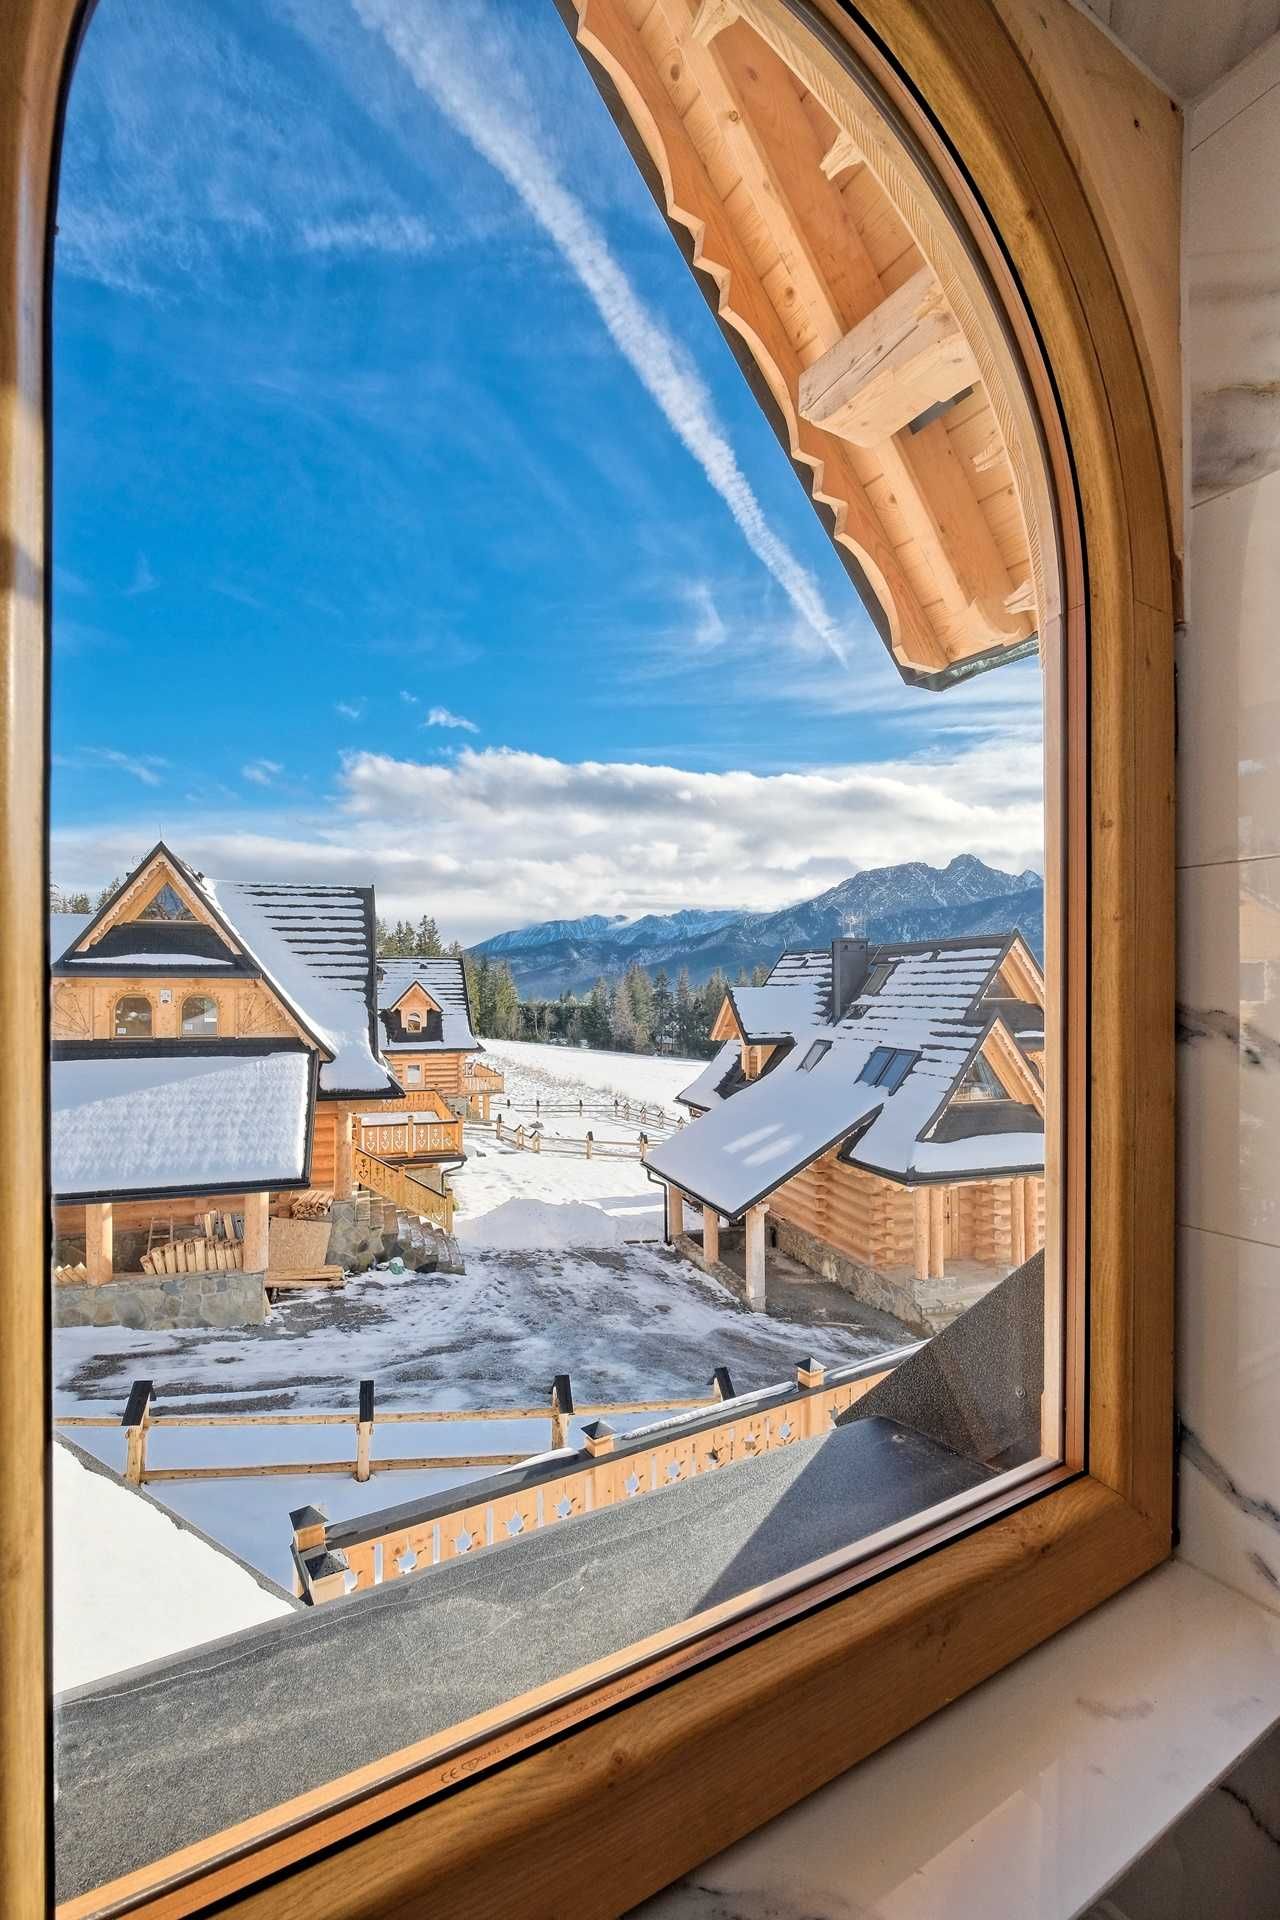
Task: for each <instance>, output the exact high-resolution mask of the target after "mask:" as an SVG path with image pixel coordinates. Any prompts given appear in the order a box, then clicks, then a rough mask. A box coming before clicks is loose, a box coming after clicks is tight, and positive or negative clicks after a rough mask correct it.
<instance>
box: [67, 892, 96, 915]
mask: <svg viewBox="0 0 1280 1920" xmlns="http://www.w3.org/2000/svg"><path fill="white" fill-rule="evenodd" d="M67 912H68V913H92V912H93V908H92V907H91V906H90V905H89V896H88V894H87V893H73V894H72V895H71V896H70V898H69V899H68V901H67Z"/></svg>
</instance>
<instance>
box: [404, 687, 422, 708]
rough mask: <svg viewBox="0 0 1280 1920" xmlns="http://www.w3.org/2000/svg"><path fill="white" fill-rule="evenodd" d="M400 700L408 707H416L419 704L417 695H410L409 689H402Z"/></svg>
mask: <svg viewBox="0 0 1280 1920" xmlns="http://www.w3.org/2000/svg"><path fill="white" fill-rule="evenodd" d="M400 698H401V699H402V700H403V701H404V703H405V705H406V707H416V706H417V704H418V696H417V694H416V693H410V692H409V690H408V688H407V687H401V689H400Z"/></svg>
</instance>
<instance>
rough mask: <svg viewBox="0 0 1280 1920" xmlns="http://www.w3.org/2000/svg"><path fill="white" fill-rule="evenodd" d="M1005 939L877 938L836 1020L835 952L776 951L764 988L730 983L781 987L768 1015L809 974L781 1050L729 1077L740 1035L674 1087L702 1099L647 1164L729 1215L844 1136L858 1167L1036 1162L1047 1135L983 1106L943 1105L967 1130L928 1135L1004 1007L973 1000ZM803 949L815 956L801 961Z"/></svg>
mask: <svg viewBox="0 0 1280 1920" xmlns="http://www.w3.org/2000/svg"><path fill="white" fill-rule="evenodd" d="M1007 951H1008V942H1006V941H998V940H994V939H993V938H992V937H991V936H990V935H982V936H976V937H975V938H974V939H973V940H956V939H953V940H946V941H940V942H938V943H937V944H935V945H932V946H927V945H921V944H915V943H913V944H907V945H896V946H895V945H885V946H880V947H877V948H875V949H874V950H873V951H872V952H871V954H870V956H869V966H868V973H867V983H868V984H869V983H871V982H875V981H879V984H878V986H877V987H876V990H874V991H868V990H867V987H866V986H865V985H864V989H863V991H862V992H860V993H859V994H857V995H856V996H855V997H854V999H853V1000H852V1001H851V1002H850V1004H849V1006H848V1008H847V1009H846V1010H845V1011H844V1013H843V1015H842V1016H841V1018H840V1019H839V1020H838V1021H835V1022H832V1021H830V1020H828V1018H827V1017H826V1016H827V1013H828V1011H829V1004H828V1003H829V994H830V981H831V962H830V955H829V954H828V955H826V956H825V959H826V967H825V969H823V968H822V967H821V966H820V965H819V964H816V963H818V962H820V961H821V960H822V959H823V957H824V956H821V955H798V954H786V955H784V956H783V958H782V960H780V961H779V963H778V965H777V966H776V967H775V968H774V969H773V972H772V973H771V974H770V976H769V980H768V981H767V982H766V983H765V985H764V986H763V987H760V988H755V989H749V990H748V989H741V988H739V989H736V990H735V1002H736V999H737V997H738V996H739V995H741V994H743V993H744V992H747V991H751V992H754V993H756V994H760V995H767V994H768V993H769V990H770V987H771V986H775V987H776V988H777V989H778V1000H777V1002H776V1003H775V1002H774V1001H765V1002H761V1003H760V1004H762V1005H765V1006H767V1007H768V1008H769V1009H770V1013H771V1015H772V1010H773V1008H774V1006H775V1004H776V1005H786V1004H790V1005H794V1006H799V1005H800V1004H801V1001H800V985H799V983H801V982H803V984H804V988H805V990H806V992H807V993H808V999H807V1000H806V1002H805V1007H806V1016H805V1017H804V1018H802V1019H796V1020H795V1021H794V1022H793V1023H792V1024H790V1025H789V1026H788V1027H787V1028H786V1029H785V1030H784V1037H785V1038H786V1039H787V1040H789V1041H790V1042H791V1044H790V1047H789V1049H788V1051H787V1052H786V1054H785V1055H783V1056H781V1057H777V1058H776V1059H775V1062H774V1064H772V1065H771V1066H770V1068H769V1070H768V1071H767V1072H766V1073H764V1074H762V1075H761V1076H760V1077H759V1078H758V1079H756V1080H751V1081H743V1082H741V1083H740V1084H738V1085H737V1086H735V1085H734V1084H733V1083H732V1080H731V1079H730V1076H731V1075H732V1072H733V1068H734V1066H735V1064H736V1055H737V1053H738V1043H737V1042H736V1041H730V1042H729V1043H727V1045H726V1046H724V1047H722V1048H721V1049H720V1052H719V1053H718V1054H717V1055H716V1058H715V1059H714V1060H713V1061H712V1062H711V1063H710V1065H709V1066H708V1067H707V1068H706V1069H705V1070H704V1071H703V1073H702V1074H700V1075H699V1076H698V1079H697V1080H695V1081H694V1082H693V1083H692V1084H691V1086H689V1087H687V1088H686V1089H685V1091H684V1093H683V1094H682V1096H681V1098H682V1099H684V1100H686V1102H687V1103H688V1104H691V1105H696V1106H704V1105H705V1106H706V1107H707V1108H708V1109H709V1111H707V1112H706V1113H704V1114H703V1115H702V1116H701V1117H700V1118H699V1119H697V1120H695V1121H694V1122H693V1124H692V1125H691V1126H688V1127H686V1128H684V1130H683V1131H682V1132H679V1133H675V1134H673V1135H672V1136H671V1137H670V1138H669V1139H667V1140H665V1141H663V1142H662V1143H661V1144H660V1145H659V1146H656V1147H653V1148H651V1149H650V1152H649V1156H648V1165H649V1166H650V1168H651V1169H652V1170H653V1171H654V1172H655V1173H657V1174H659V1175H660V1176H661V1177H662V1178H663V1179H665V1180H670V1181H671V1182H672V1183H673V1184H674V1185H676V1186H678V1187H680V1188H682V1189H683V1191H684V1192H686V1193H688V1194H690V1195H691V1196H693V1197H694V1198H696V1199H698V1200H701V1201H703V1202H704V1203H706V1204H707V1205H710V1206H714V1207H717V1208H718V1209H719V1210H720V1212H722V1213H725V1214H728V1215H729V1217H730V1218H737V1217H738V1216H739V1215H741V1214H742V1213H744V1212H745V1211H746V1209H747V1208H748V1207H749V1206H752V1205H754V1204H755V1203H756V1202H757V1201H759V1200H762V1199H764V1198H765V1197H766V1196H767V1195H768V1194H770V1193H772V1192H773V1191H774V1189H775V1188H776V1187H778V1186H780V1185H781V1184H782V1182H783V1181H784V1180H788V1179H790V1178H791V1177H792V1176H793V1175H794V1174H796V1173H797V1172H799V1171H800V1169H801V1168H802V1167H805V1166H807V1165H808V1164H809V1162H810V1161H812V1160H815V1159H817V1158H818V1157H819V1156H820V1155H821V1154H822V1153H824V1152H826V1151H827V1150H828V1149H830V1148H831V1147H834V1146H836V1145H838V1144H839V1143H840V1142H842V1141H850V1142H851V1144H850V1146H849V1147H848V1149H847V1157H848V1158H849V1160H850V1161H851V1162H852V1163H853V1164H854V1165H856V1166H859V1167H864V1168H866V1169H867V1170H868V1171H870V1172H874V1173H880V1174H883V1175H884V1176H885V1177H886V1178H889V1179H893V1180H897V1181H899V1182H904V1183H910V1182H913V1181H917V1180H929V1179H942V1178H960V1177H972V1176H974V1175H981V1174H983V1173H989V1174H994V1173H996V1172H997V1171H999V1172H1005V1173H1007V1172H1024V1171H1025V1172H1030V1171H1034V1170H1038V1169H1039V1168H1040V1167H1041V1166H1042V1165H1043V1160H1044V1136H1043V1133H1042V1132H1035V1131H1027V1132H1022V1133H1014V1132H1003V1133H993V1132H988V1130H987V1126H986V1115H984V1112H983V1109H982V1107H981V1105H979V1104H975V1105H974V1106H973V1107H972V1108H970V1107H967V1106H966V1107H963V1108H962V1107H959V1106H957V1107H953V1108H952V1109H951V1114H952V1117H953V1125H954V1124H956V1123H957V1122H959V1123H961V1124H963V1123H965V1122H968V1121H969V1120H970V1119H971V1120H972V1131H971V1132H970V1133H966V1134H965V1135H964V1136H963V1137H960V1138H950V1139H948V1140H946V1141H945V1142H934V1141H933V1140H931V1139H930V1137H929V1136H930V1134H931V1132H932V1129H933V1126H934V1123H935V1122H936V1121H937V1119H938V1118H939V1116H940V1114H941V1112H942V1110H943V1108H944V1107H946V1106H947V1103H948V1101H949V1099H950V1096H951V1094H952V1093H953V1092H954V1090H955V1088H956V1087H957V1086H958V1084H959V1082H960V1081H961V1080H962V1079H963V1077H964V1074H965V1072H966V1070H967V1068H968V1066H969V1064H970V1062H971V1061H972V1060H973V1059H974V1057H975V1056H976V1055H977V1053H978V1052H979V1051H980V1049H981V1047H982V1044H983V1041H984V1039H985V1037H986V1035H987V1033H988V1032H989V1031H990V1028H991V1026H992V1025H993V1024H994V1020H995V1019H998V1017H999V1016H998V1015H996V1016H994V1017H988V1016H986V1015H984V1013H983V1011H982V1009H981V1006H980V1002H981V999H982V996H983V994H984V993H985V992H986V990H987V988H988V987H989V986H990V984H991V982H992V980H993V979H994V977H995V975H996V973H997V971H998V969H999V966H1000V962H1001V961H1002V960H1003V958H1004V956H1005V954H1006V952H1007ZM806 960H807V961H813V962H815V964H813V965H808V966H806V965H801V964H798V963H800V962H802V961H806ZM886 962H892V965H891V967H890V970H889V972H888V976H887V978H886V977H884V976H883V973H882V971H881V969H882V968H883V966H884V963H886ZM820 981H821V983H822V984H821V986H820V985H819V982H820ZM783 993H785V994H787V995H789V996H790V999H789V1001H787V1002H784V1001H783V1000H782V994H783ZM756 1017H758V1016H756ZM770 1037H774V1035H773V1034H771V1035H770ZM885 1068H888V1071H887V1073H886V1074H885V1077H884V1079H883V1080H882V1081H880V1083H879V1084H877V1081H878V1080H879V1074H880V1072H881V1071H883V1070H884V1069H885ZM864 1074H865V1075H866V1076H867V1077H866V1078H863V1075H864ZM726 1082H728V1084H727V1085H726ZM722 1087H723V1088H724V1091H723V1093H721V1091H720V1089H721V1088H722ZM708 1096H710V1097H708Z"/></svg>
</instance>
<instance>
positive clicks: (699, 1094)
mask: <svg viewBox="0 0 1280 1920" xmlns="http://www.w3.org/2000/svg"><path fill="white" fill-rule="evenodd" d="M741 1053H742V1048H741V1046H740V1045H739V1044H738V1042H737V1041H736V1040H726V1041H725V1043H724V1045H723V1046H722V1047H721V1048H720V1050H719V1051H718V1052H717V1053H716V1054H714V1055H713V1056H712V1058H711V1059H710V1060H708V1062H707V1064H706V1066H705V1067H704V1068H703V1069H702V1072H701V1073H700V1074H698V1076H697V1078H696V1079H694V1080H691V1081H690V1082H689V1084H688V1086H687V1087H682V1088H681V1089H680V1092H679V1093H678V1094H677V1095H676V1099H677V1100H678V1101H679V1103H680V1105H681V1106H682V1107H718V1106H719V1104H720V1102H721V1100H722V1099H723V1098H724V1095H723V1093H722V1092H721V1088H722V1086H723V1085H724V1082H725V1081H726V1080H727V1079H728V1078H729V1076H730V1075H731V1074H732V1073H733V1071H734V1069H735V1068H736V1067H737V1064H738V1061H739V1058H740V1057H741Z"/></svg>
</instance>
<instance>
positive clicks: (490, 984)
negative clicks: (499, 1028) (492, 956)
mask: <svg viewBox="0 0 1280 1920" xmlns="http://www.w3.org/2000/svg"><path fill="white" fill-rule="evenodd" d="M494 973H495V969H494V968H493V966H492V965H491V964H490V961H489V956H488V955H487V954H484V953H482V954H481V955H480V958H479V960H478V961H477V963H476V974H475V982H476V991H475V999H474V1000H473V1001H472V1003H471V1011H472V1013H473V1014H474V1016H475V1022H476V1031H477V1033H480V1034H483V1035H485V1036H486V1037H487V1038H489V1039H493V1040H496V1039H497V1038H498V1035H497V1032H496V1030H495V1028H494V986H495V980H494Z"/></svg>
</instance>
